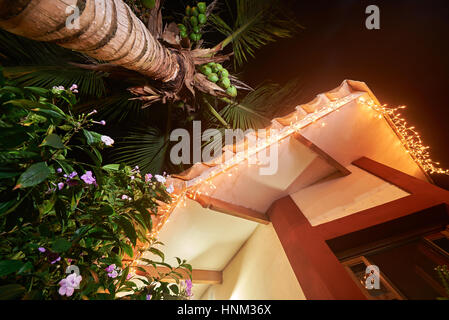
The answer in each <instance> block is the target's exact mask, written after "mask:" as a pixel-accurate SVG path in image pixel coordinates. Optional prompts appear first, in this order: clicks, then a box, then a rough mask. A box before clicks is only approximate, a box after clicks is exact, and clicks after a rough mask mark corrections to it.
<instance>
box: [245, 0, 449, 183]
mask: <svg viewBox="0 0 449 320" xmlns="http://www.w3.org/2000/svg"><path fill="white" fill-rule="evenodd" d="M370 4H375V5H377V6H378V7H379V8H380V30H367V29H366V28H365V19H366V17H367V15H366V14H365V8H366V7H367V6H368V5H370ZM294 6H295V15H296V17H297V19H298V22H300V23H301V24H302V25H303V26H305V27H306V29H305V30H303V31H301V32H300V33H299V34H298V35H297V36H296V37H295V38H293V39H285V40H281V41H278V42H276V43H274V44H271V45H269V46H267V47H265V48H263V49H262V50H260V51H258V53H257V56H256V59H254V60H252V61H250V63H248V64H247V66H246V67H245V71H244V74H243V78H244V79H245V80H246V81H247V82H249V83H252V84H257V83H260V79H264V80H272V81H274V82H277V83H285V82H286V81H287V80H289V79H293V78H295V77H298V76H299V77H301V78H302V79H303V81H304V82H305V88H304V97H305V99H306V100H305V101H298V104H299V103H303V102H307V100H310V99H312V98H313V97H314V96H315V95H316V94H318V93H320V92H323V91H327V90H330V89H333V88H335V87H337V86H338V85H339V84H340V83H341V81H342V80H344V79H353V80H360V81H364V82H366V83H367V84H368V86H369V87H370V88H371V89H372V90H373V92H374V93H375V95H376V96H377V97H378V98H379V100H380V101H381V102H382V103H387V104H388V105H390V106H396V105H407V107H408V108H407V109H406V110H405V112H403V114H404V115H405V117H406V118H407V120H408V122H409V123H410V124H413V125H415V126H416V128H417V129H418V131H419V132H420V133H421V136H422V138H423V140H424V142H425V144H426V145H429V146H430V147H431V150H430V151H431V155H432V159H434V160H435V161H439V162H440V163H441V166H442V167H444V168H449V150H448V147H449V130H448V127H447V126H448V121H449V105H448V100H447V99H448V97H447V96H448V93H449V80H448V78H447V77H448V74H449V41H448V40H449V1H448V0H432V1H427V0H388V1H387V0H384V1H362V0H338V1H337V0H334V1H331V0H328V1H324V0H300V1H295V4H294ZM433 178H434V180H435V182H436V183H437V184H438V185H440V186H442V187H444V188H446V189H449V177H447V176H440V175H437V176H433Z"/></svg>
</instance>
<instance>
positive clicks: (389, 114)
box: [130, 92, 449, 267]
mask: <svg viewBox="0 0 449 320" xmlns="http://www.w3.org/2000/svg"><path fill="white" fill-rule="evenodd" d="M362 95H363V93H360V92H358V93H351V94H349V95H347V96H346V97H343V98H340V99H337V100H334V101H330V102H329V103H328V105H327V106H325V107H323V108H321V109H319V110H316V111H315V112H313V113H308V114H307V115H305V116H303V117H302V118H300V117H298V115H296V116H295V119H296V121H295V122H291V123H290V125H288V126H285V127H283V128H282V129H280V130H279V131H276V130H269V131H268V134H267V135H266V137H265V139H264V141H263V142H262V143H257V145H256V146H253V147H251V148H250V147H249V148H248V150H247V152H244V153H238V154H236V155H234V156H233V157H231V158H230V159H228V160H226V161H225V162H223V163H221V164H220V165H217V166H215V167H212V168H210V169H208V170H206V171H205V172H203V173H202V174H201V175H199V176H198V177H196V178H193V179H191V180H189V181H187V182H186V186H185V187H184V188H183V189H182V190H177V191H175V193H173V194H171V196H172V201H171V202H170V203H164V204H162V205H160V206H159V209H158V217H159V221H158V223H157V225H156V226H155V227H154V228H153V230H152V232H150V233H148V234H147V236H148V237H149V240H150V242H149V243H145V244H144V245H142V246H141V247H140V248H139V250H137V251H138V253H137V254H135V257H134V259H133V260H132V262H131V264H130V266H131V267H136V266H137V261H138V260H139V259H140V258H141V256H142V252H144V251H145V250H146V249H148V248H149V247H150V246H151V245H152V243H154V241H155V240H156V239H157V238H158V236H159V231H160V230H161V229H162V227H163V226H164V224H165V223H167V222H168V218H169V217H170V215H171V213H172V212H173V210H174V209H175V208H176V207H178V206H182V207H186V206H187V199H193V200H196V198H197V196H199V195H201V194H202V193H204V194H206V195H208V194H209V193H208V192H207V191H205V192H202V191H201V190H200V189H201V187H202V186H204V187H209V189H216V188H217V187H216V186H215V185H214V184H213V182H212V179H213V178H214V177H216V176H217V175H220V174H223V173H226V174H227V175H228V176H232V175H233V172H232V170H233V169H234V170H233V171H234V173H235V172H236V170H237V166H238V165H239V164H241V163H243V162H247V167H250V166H251V163H250V159H253V157H255V156H256V155H257V153H258V152H260V151H261V150H263V149H265V148H267V147H269V146H270V145H272V144H274V143H278V144H280V143H283V142H285V141H287V138H288V137H290V136H291V135H292V134H294V133H296V132H299V131H300V130H301V129H303V128H305V127H307V126H308V125H310V124H313V123H315V122H316V121H318V120H320V119H321V118H323V117H325V116H327V115H328V114H330V113H332V112H339V111H340V108H341V107H342V106H344V105H345V104H347V103H348V102H350V101H353V100H357V102H358V103H359V104H362V105H365V106H367V107H368V108H369V109H372V110H374V111H376V112H378V115H377V116H376V117H377V118H378V119H382V118H385V119H386V120H387V121H388V122H389V124H390V126H391V127H392V128H393V130H394V131H395V132H396V134H397V135H398V137H399V139H400V142H401V144H402V145H403V146H404V147H405V149H406V152H407V153H409V154H410V155H411V156H412V158H413V159H414V160H415V162H416V163H417V164H418V165H419V166H420V167H421V168H422V169H423V170H424V171H425V172H427V173H430V174H433V173H437V174H449V170H445V169H442V168H440V167H438V165H439V163H438V162H434V161H433V160H431V158H430V154H429V147H428V146H424V144H423V142H422V140H421V137H420V135H419V134H418V132H417V131H416V130H415V128H414V127H409V126H407V122H406V121H405V119H404V118H401V117H400V115H401V114H400V113H399V112H398V111H399V110H402V109H404V108H405V106H400V107H397V108H389V107H387V105H378V104H376V103H375V102H374V100H372V99H371V98H369V99H365V98H364V97H363V96H362ZM321 127H322V128H324V127H326V123H324V122H323V123H322V124H321ZM323 130H325V129H323Z"/></svg>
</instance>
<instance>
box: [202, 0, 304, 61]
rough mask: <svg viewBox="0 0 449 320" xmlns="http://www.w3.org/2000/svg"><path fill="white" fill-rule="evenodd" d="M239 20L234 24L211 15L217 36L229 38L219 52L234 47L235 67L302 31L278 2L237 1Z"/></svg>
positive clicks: (269, 0) (273, 0)
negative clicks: (263, 47) (269, 44)
mask: <svg viewBox="0 0 449 320" xmlns="http://www.w3.org/2000/svg"><path fill="white" fill-rule="evenodd" d="M234 3H235V8H236V12H237V16H236V18H235V19H234V20H235V21H234V22H233V24H230V23H229V24H228V23H226V22H225V21H224V20H223V19H221V18H220V17H219V16H217V15H214V14H211V15H209V19H210V21H211V23H212V25H213V26H214V27H215V28H216V29H217V31H218V32H220V33H222V34H223V35H225V36H227V37H226V39H225V40H223V41H222V42H221V43H220V44H219V45H217V47H218V48H224V47H226V46H227V45H228V44H230V43H232V45H233V51H234V56H235V60H234V61H235V63H236V65H239V66H241V65H243V63H244V62H245V61H247V60H248V55H249V56H252V57H254V54H255V50H256V49H259V48H261V47H262V46H264V45H266V44H268V43H270V42H273V41H276V40H277V39H279V38H289V37H292V36H293V35H294V33H295V32H296V31H297V30H298V29H301V28H303V27H302V26H301V25H300V24H299V23H297V22H296V21H295V20H294V19H292V17H291V16H289V10H288V9H287V8H285V6H283V5H281V4H280V1H277V0H236V1H235V2H234Z"/></svg>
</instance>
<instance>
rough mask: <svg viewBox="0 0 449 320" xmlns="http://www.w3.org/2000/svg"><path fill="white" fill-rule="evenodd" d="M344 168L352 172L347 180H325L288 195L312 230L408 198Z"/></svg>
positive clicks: (368, 176) (367, 175)
mask: <svg viewBox="0 0 449 320" xmlns="http://www.w3.org/2000/svg"><path fill="white" fill-rule="evenodd" d="M347 168H348V169H349V170H350V171H351V174H350V175H348V176H345V177H339V178H334V179H328V180H326V181H322V182H319V183H316V184H314V185H311V186H309V187H307V188H304V189H301V190H299V191H298V192H296V193H294V194H291V195H290V196H291V197H292V199H293V201H294V202H295V203H296V205H297V206H298V207H299V209H300V210H301V212H302V213H303V214H304V216H306V218H307V219H308V220H309V222H310V224H311V225H312V226H316V225H319V224H322V223H326V222H329V221H332V220H335V219H338V218H342V217H345V216H348V215H351V214H353V213H356V212H359V211H362V210H365V209H369V208H373V207H376V206H378V205H381V204H384V203H387V202H390V201H393V200H396V199H399V198H402V197H405V196H408V195H409V193H407V192H405V191H403V190H401V189H399V188H398V187H396V186H394V185H392V184H390V183H388V182H386V181H384V180H382V179H380V178H377V177H376V176H374V175H372V174H370V173H368V172H366V171H364V170H362V169H359V168H357V167H355V166H353V165H349V166H348V167H347Z"/></svg>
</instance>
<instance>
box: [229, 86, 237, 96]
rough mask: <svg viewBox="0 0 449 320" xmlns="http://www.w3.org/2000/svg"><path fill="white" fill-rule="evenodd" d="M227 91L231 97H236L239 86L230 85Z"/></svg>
mask: <svg viewBox="0 0 449 320" xmlns="http://www.w3.org/2000/svg"><path fill="white" fill-rule="evenodd" d="M226 93H227V94H229V95H230V96H231V97H236V96H237V88H236V87H234V86H230V87H229V88H227V89H226Z"/></svg>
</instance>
